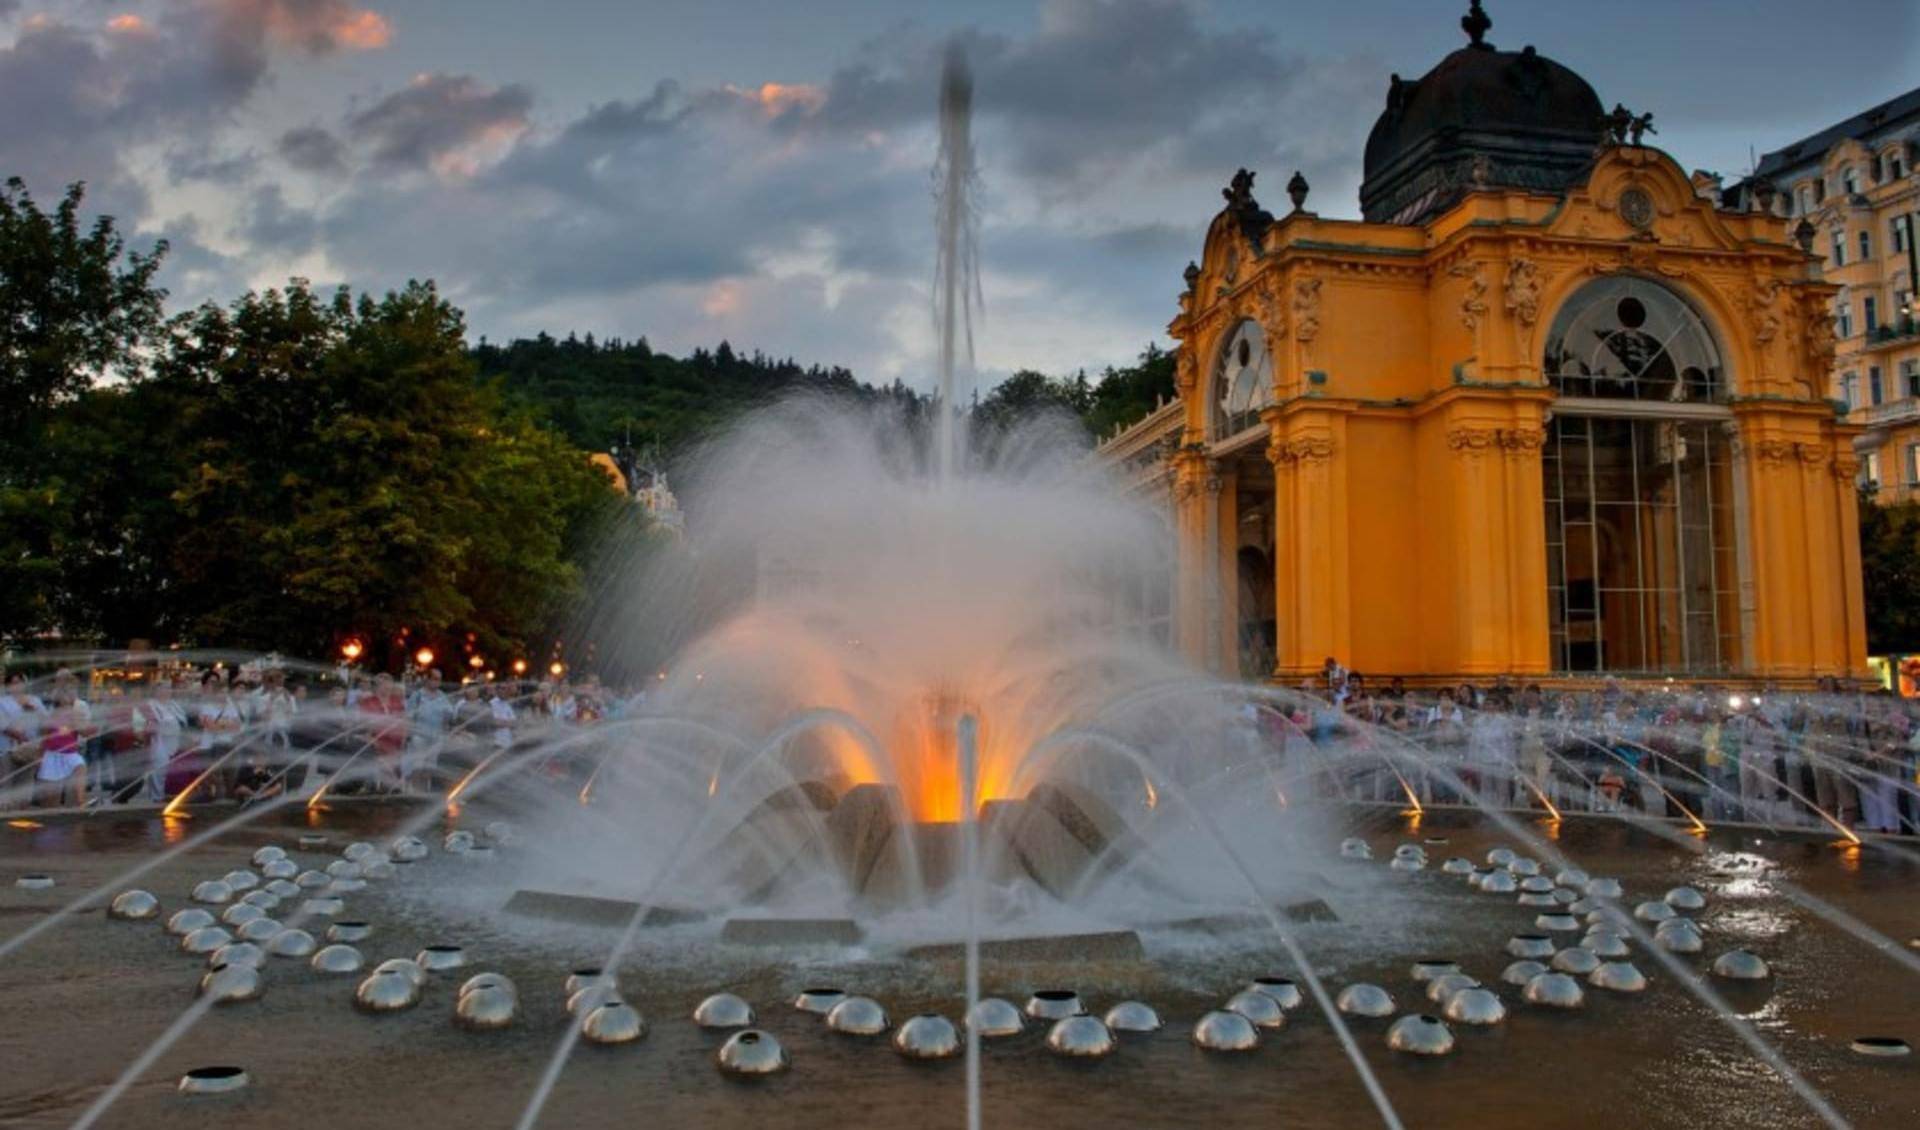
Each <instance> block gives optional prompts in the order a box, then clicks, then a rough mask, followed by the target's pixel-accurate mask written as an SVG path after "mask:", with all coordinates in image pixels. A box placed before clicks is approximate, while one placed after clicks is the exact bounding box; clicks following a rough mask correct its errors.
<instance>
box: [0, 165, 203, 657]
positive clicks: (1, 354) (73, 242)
mask: <svg viewBox="0 0 1920 1130" xmlns="http://www.w3.org/2000/svg"><path fill="white" fill-rule="evenodd" d="M84 196H85V188H84V186H83V185H79V184H75V185H73V186H72V187H70V188H69V189H67V192H66V195H65V196H64V197H63V198H62V199H61V201H60V204H59V205H58V206H57V207H56V208H55V209H54V210H53V211H52V212H50V213H49V212H45V211H42V210H41V208H40V206H39V205H38V204H37V203H36V202H35V201H34V199H33V197H32V196H30V195H28V193H27V190H26V186H25V185H24V184H23V183H22V182H21V181H20V180H18V179H17V178H16V179H12V180H8V181H7V182H6V184H5V185H4V186H3V187H0V636H5V635H7V634H9V633H17V632H25V631H34V630H41V629H44V628H47V627H49V626H50V625H51V624H52V622H53V617H54V614H55V607H54V605H55V601H54V599H53V594H54V592H55V587H56V584H57V582H58V580H59V577H60V573H61V562H62V559H63V558H64V557H65V555H66V553H67V552H68V548H69V547H68V531H69V530H70V529H71V527H72V525H73V523H74V522H75V521H76V520H77V516H76V515H75V514H74V513H73V512H72V508H73V507H74V506H75V505H76V504H77V503H76V500H77V499H79V498H80V492H79V491H77V490H76V489H75V480H76V478H78V477H81V476H84V475H86V474H87V473H88V472H89V471H90V470H91V469H90V468H87V467H84V466H77V465H75V464H73V463H72V462H70V461H69V460H68V459H66V458H63V457H61V454H62V453H58V452H56V451H55V449H54V448H52V447H51V446H50V444H49V440H50V433H51V432H52V431H53V430H54V425H55V420H54V415H55V413H56V411H57V410H58V409H59V408H60V407H61V406H63V405H66V404H69V403H71V402H72V401H74V400H75V399H76V398H78V397H80V396H81V395H82V394H83V393H85V391H86V390H87V389H88V388H90V387H92V386H93V385H94V383H95V382H97V381H99V380H100V379H102V378H105V377H110V376H115V375H119V376H131V375H134V374H137V372H138V370H139V364H140V357H141V352H142V349H143V347H145V346H146V345H147V344H149V343H150V341H151V339H152V336H153V334H154V332H155V330H156V329H157V328H158V326H159V325H160V319H161V303H162V301H163V300H164V298H165V292H164V291H162V290H160V289H159V288H158V287H156V286H155V285H154V284H153V276H154V272H155V271H156V270H158V268H159V265H160V260H161V258H162V257H163V256H164V255H165V254H166V250H167V248H166V244H165V243H159V244H156V245H155V246H154V248H153V250H152V251H150V252H148V253H145V254H141V253H139V252H129V251H128V250H127V249H126V243H125V241H124V240H123V239H122V238H121V237H120V235H119V233H118V232H117V231H116V230H115V228H114V223H113V220H112V219H111V218H110V217H104V216H103V217H100V218H99V219H97V220H95V221H94V223H93V224H92V225H91V226H86V225H83V223H82V221H81V218H80V206H81V202H82V200H83V199H84ZM80 505H84V504H80Z"/></svg>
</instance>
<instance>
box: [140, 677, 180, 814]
mask: <svg viewBox="0 0 1920 1130" xmlns="http://www.w3.org/2000/svg"><path fill="white" fill-rule="evenodd" d="M134 727H135V732H136V733H140V734H141V735H142V736H143V738H144V739H145V744H146V748H147V788H146V799H147V801H148V803H150V804H159V803H161V802H162V801H165V800H166V799H167V770H168V768H169V767H170V766H171V765H172V764H173V759H174V758H175V757H176V756H178V755H179V753H180V748H181V746H182V745H183V744H184V743H185V741H186V731H187V712H186V710H185V709H184V708H182V707H181V705H180V704H179V703H178V702H176V701H174V697H173V680H172V679H170V678H168V677H167V676H165V675H159V676H156V677H155V678H154V680H153V697H152V698H150V699H148V700H147V701H146V702H144V703H141V704H140V706H139V708H138V710H137V711H136V712H135V714H134Z"/></svg>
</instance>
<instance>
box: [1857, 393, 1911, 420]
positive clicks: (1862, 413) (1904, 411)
mask: <svg viewBox="0 0 1920 1130" xmlns="http://www.w3.org/2000/svg"><path fill="white" fill-rule="evenodd" d="M1854 413H1855V415H1856V416H1857V418H1858V419H1859V420H1860V421H1861V422H1863V423H1867V424H1894V423H1899V422H1900V421H1902V420H1912V419H1920V400H1916V399H1915V398H1913V397H1911V396H1903V397H1901V398H1900V399H1898V400H1889V401H1887V402H1886V403H1884V404H1867V405H1862V406H1861V407H1859V408H1856V409H1854Z"/></svg>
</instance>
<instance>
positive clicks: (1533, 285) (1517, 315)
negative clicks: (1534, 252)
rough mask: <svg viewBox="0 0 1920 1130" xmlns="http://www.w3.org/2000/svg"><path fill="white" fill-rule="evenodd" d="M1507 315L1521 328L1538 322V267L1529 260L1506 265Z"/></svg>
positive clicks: (1520, 260)
mask: <svg viewBox="0 0 1920 1130" xmlns="http://www.w3.org/2000/svg"><path fill="white" fill-rule="evenodd" d="M1507 313H1509V314H1511V315H1513V317H1514V320H1515V321H1517V322H1519V323H1520V324H1521V325H1523V326H1531V325H1533V324H1534V323H1535V322H1537V321H1539V320H1540V265H1539V264H1538V263H1535V262H1534V261H1533V260H1531V259H1515V260H1514V261H1513V262H1511V263H1508V264H1507Z"/></svg>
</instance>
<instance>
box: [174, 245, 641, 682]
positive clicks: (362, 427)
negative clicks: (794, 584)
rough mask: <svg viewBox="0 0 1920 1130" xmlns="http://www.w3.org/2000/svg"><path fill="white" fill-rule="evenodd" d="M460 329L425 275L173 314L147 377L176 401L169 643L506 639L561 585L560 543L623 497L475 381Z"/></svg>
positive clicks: (539, 613) (554, 608)
mask: <svg viewBox="0 0 1920 1130" xmlns="http://www.w3.org/2000/svg"><path fill="white" fill-rule="evenodd" d="M464 331H465V327H464V325H463V322H462V318H461V315H460V313H459V311H457V310H455V309H454V308H453V307H452V306H451V305H449V304H448V303H447V302H445V301H444V300H443V299H441V298H440V296H439V295H438V293H436V292H435V290H434V288H433V287H432V285H431V284H425V283H411V284H409V285H408V286H407V287H406V289H404V290H402V291H398V292H395V293H390V294H388V295H386V296H385V297H384V298H381V299H379V300H375V299H373V298H371V297H369V296H362V297H360V298H359V299H358V300H357V301H356V300H355V299H354V298H353V297H352V296H351V295H350V294H349V293H348V292H347V291H345V290H344V289H343V290H341V291H339V292H338V293H336V294H334V295H333V296H332V297H331V298H326V297H322V296H320V295H317V294H315V293H314V292H313V291H312V290H311V289H310V288H309V287H308V286H307V285H306V284H305V283H304V282H299V281H296V282H294V283H293V284H291V285H289V286H288V287H287V288H286V289H285V290H284V291H267V292H264V293H258V294H248V295H246V296H245V297H243V298H241V299H240V300H239V301H237V302H235V303H233V304H232V306H230V307H228V308H224V309H223V308H220V307H217V306H212V305H209V306H205V307H202V308H201V309H199V310H196V311H194V312H192V313H191V314H188V315H186V316H184V317H182V318H180V319H179V320H177V321H176V323H175V324H174V326H173V327H172V332H171V342H170V344H169V347H168V349H167V351H166V354H165V356H164V357H163V358H162V359H161V360H160V361H159V362H158V364H157V366H156V370H157V372H156V377H155V380H154V383H155V384H156V385H158V386H159V389H160V391H162V392H163V394H164V396H165V398H166V399H168V400H169V401H170V402H171V403H172V404H173V405H176V406H177V407H178V412H177V413H176V415H175V421H174V430H173V432H172V434H171V435H170V436H169V440H170V445H171V446H172V448H173V449H174V451H175V452H176V456H175V458H176V459H177V461H178V466H177V470H176V478H175V480H174V483H173V489H172V491H171V492H170V495H171V500H172V502H173V503H174V505H175V506H176V507H177V511H178V521H177V525H176V528H174V529H172V530H171V531H170V532H169V536H168V537H167V539H166V540H167V543H168V552H167V557H168V564H169V566H170V567H171V571H172V577H173V584H172V586H171V587H170V591H169V598H170V601H171V603H172V605H173V606H174V608H175V609H177V610H178V612H177V613H176V614H177V615H179V616H180V617H181V618H182V623H181V624H180V625H179V631H180V634H182V635H184V636H186V637H188V638H191V639H196V640H202V641H207V642H215V641H218V642H221V643H225V644H230V645H237V646H248V647H263V648H264V647H284V648H291V649H297V650H299V651H301V652H302V653H305V654H324V653H325V652H326V650H327V649H328V646H329V644H330V643H331V642H332V639H333V637H334V636H335V635H336V634H337V633H339V632H342V631H347V630H352V631H356V632H359V633H362V634H363V635H364V636H365V637H366V638H368V639H369V640H370V641H383V640H388V639H394V638H397V637H398V634H399V632H400V630H401V629H402V628H405V629H407V630H408V631H409V632H411V633H414V634H415V637H416V638H418V637H432V636H434V635H437V634H442V633H449V632H454V631H471V632H474V633H476V635H477V637H478V638H479V640H480V642H481V643H482V644H483V645H484V646H487V647H490V648H491V647H519V646H522V645H523V644H524V643H525V642H526V641H528V640H529V639H531V638H532V637H534V636H535V635H536V634H537V633H539V632H540V631H541V630H542V629H543V628H544V627H545V626H546V624H547V623H548V622H549V621H550V620H551V619H552V618H553V617H554V616H555V615H557V614H558V613H559V612H560V611H561V609H562V607H563V606H564V604H565V602H566V600H567V599H569V598H570V597H572V596H573V595H576V594H577V592H578V590H579V585H580V569H579V566H578V565H577V564H576V562H575V561H574V560H573V559H572V558H570V556H569V550H570V549H574V548H577V542H578V539H579V531H580V529H581V528H583V527H586V526H589V525H591V524H593V523H595V522H597V521H601V520H604V519H605V518H606V514H605V510H606V508H607V507H608V506H609V505H611V504H612V503H613V502H614V501H615V500H616V499H617V496H616V495H615V494H614V492H612V491H610V490H609V489H608V483H607V480H606V478H605V477H604V476H603V475H602V474H601V473H600V472H599V471H597V470H595V469H594V468H592V467H591V465H590V464H588V463H587V461H586V459H585V456H584V455H583V453H581V452H579V451H577V450H575V449H573V448H572V447H570V446H568V445H567V444H566V443H565V442H564V441H562V440H560V439H558V438H557V437H555V436H552V435H551V434H549V433H546V432H543V431H542V430H541V429H539V428H538V427H537V426H536V425H535V424H534V423H533V422H532V421H531V420H530V419H529V418H527V417H526V416H525V415H524V414H517V413H511V412H506V411H504V410H503V409H502V406H501V404H500V403H499V400H498V398H497V396H495V395H493V394H492V393H491V392H489V391H488V390H487V389H485V388H484V387H483V386H481V385H480V384H479V383H478V382H476V381H475V379H474V371H473V363H472V360H471V358H470V357H469V355H468V352H467V348H466V344H465V340H464Z"/></svg>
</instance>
